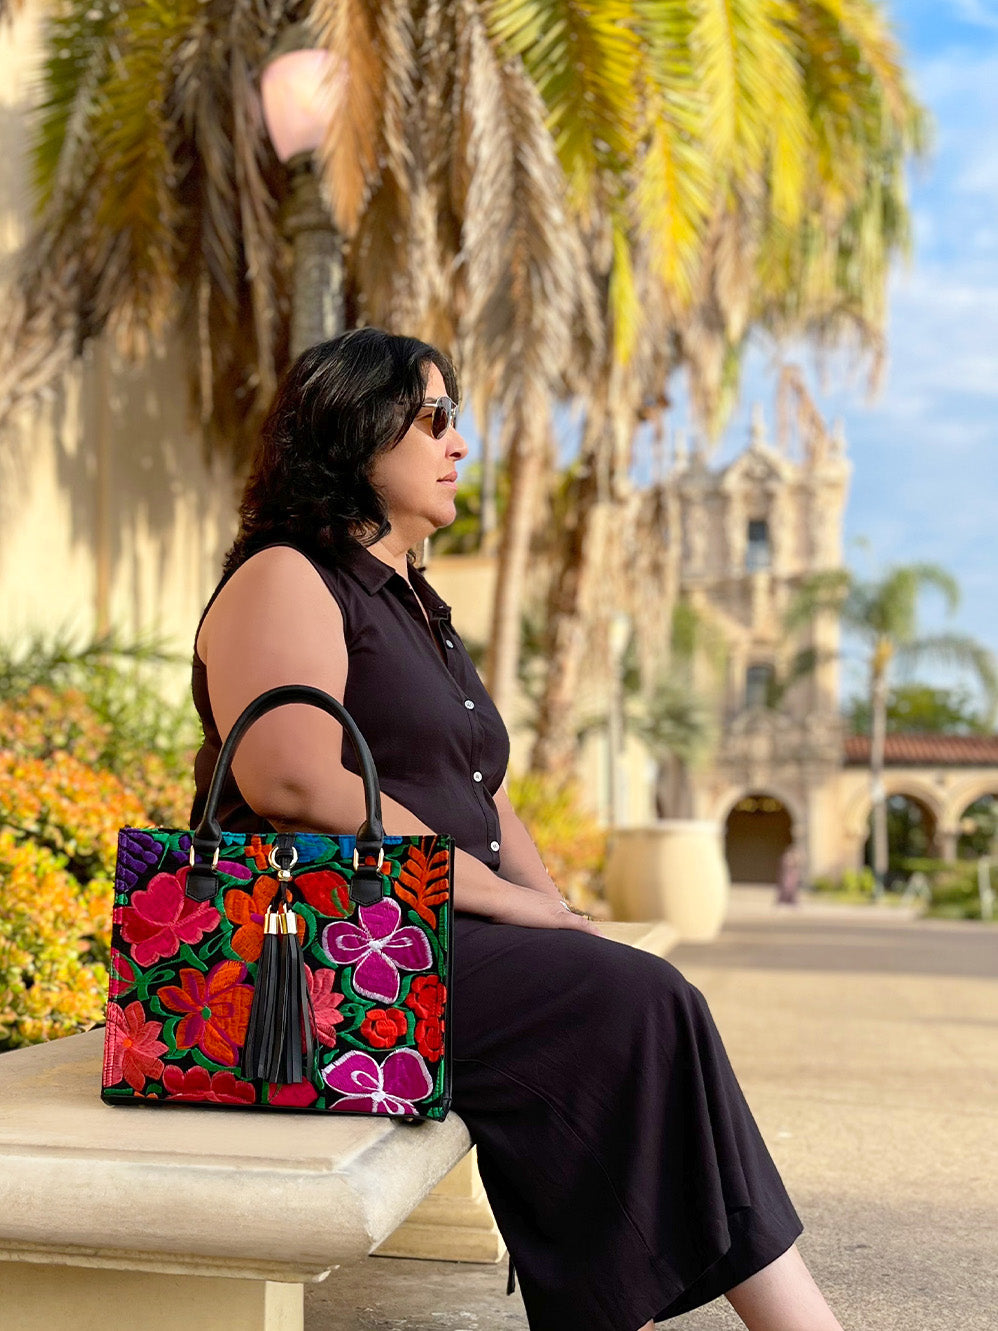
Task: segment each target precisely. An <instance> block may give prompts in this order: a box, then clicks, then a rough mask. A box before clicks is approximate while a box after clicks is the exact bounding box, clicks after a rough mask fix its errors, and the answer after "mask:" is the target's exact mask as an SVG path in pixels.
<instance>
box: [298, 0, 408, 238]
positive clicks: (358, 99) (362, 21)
mask: <svg viewBox="0 0 998 1331" xmlns="http://www.w3.org/2000/svg"><path fill="white" fill-rule="evenodd" d="M384 8H386V6H383V5H380V4H377V3H374V2H373V0H315V3H314V4H313V6H312V9H311V12H310V15H309V18H310V26H311V29H312V31H313V32H314V33H315V35H316V38H317V40H318V42H319V44H320V45H321V46H324V47H325V48H326V49H327V50H328V51H330V52H331V53H332V56H333V63H332V65H331V69H330V78H329V83H328V91H329V94H330V96H329V107H328V117H327V121H326V125H327V128H326V132H325V134H324V136H323V140H322V143H321V145H320V147H319V159H320V161H321V163H322V175H323V179H324V182H325V185H326V191H327V198H328V202H329V205H330V208H331V210H332V215H333V219H334V220H335V222H336V225H337V227H338V228H339V229H340V231H342V232H343V233H344V235H346V236H353V235H354V234H355V233H356V230H357V226H358V224H359V221H360V217H361V213H362V211H363V208H364V205H365V204H366V202H367V199H368V196H369V194H370V190H371V186H372V184H373V183H374V181H375V180H376V178H377V175H378V158H379V150H380V147H381V142H382V126H383V116H384V106H385V61H384V59H383V58H382V52H381V49H380V30H379V28H380V25H379V22H378V13H379V11H380V10H382V9H384ZM387 8H389V9H390V8H392V7H391V6H387Z"/></svg>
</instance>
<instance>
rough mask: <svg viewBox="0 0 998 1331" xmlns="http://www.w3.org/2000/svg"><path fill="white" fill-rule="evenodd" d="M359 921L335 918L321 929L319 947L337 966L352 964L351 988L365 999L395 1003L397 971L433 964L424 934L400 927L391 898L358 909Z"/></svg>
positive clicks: (398, 912) (397, 910)
mask: <svg viewBox="0 0 998 1331" xmlns="http://www.w3.org/2000/svg"><path fill="white" fill-rule="evenodd" d="M358 915H359V917H360V924H359V925H357V924H353V923H352V922H351V921H350V920H336V921H335V922H334V923H333V924H327V925H326V927H325V929H324V930H323V931H322V946H323V948H324V949H325V950H326V953H327V955H328V956H329V958H330V960H331V961H332V962H333V963H334V964H335V965H337V966H353V968H354V972H353V987H354V988H355V989H356V990H357V992H358V994H363V996H364V997H365V998H376V999H378V1000H379V1001H380V1002H382V1003H394V1002H395V1000H396V999H397V998H398V996H399V971H400V970H404V971H425V970H428V969H429V967H430V966H431V965H432V964H433V954H432V952H431V951H430V945H429V943H428V942H427V941H426V935H425V934H424V933H423V931H422V930H421V929H417V928H416V927H415V926H414V925H411V924H409V925H406V926H405V927H404V928H401V929H400V928H399V922H400V920H401V919H402V910H401V907H400V906H399V904H398V902H397V901H396V900H395V899H394V898H393V897H383V898H382V899H381V900H380V901H376V902H375V903H374V905H373V906H361V907H360V908H359V910H358Z"/></svg>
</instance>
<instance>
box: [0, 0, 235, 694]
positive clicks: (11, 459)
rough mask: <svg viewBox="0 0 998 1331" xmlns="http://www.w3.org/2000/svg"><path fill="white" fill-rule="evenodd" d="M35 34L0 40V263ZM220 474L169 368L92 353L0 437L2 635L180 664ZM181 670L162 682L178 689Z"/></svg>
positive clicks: (225, 495) (20, 32) (218, 508)
mask: <svg viewBox="0 0 998 1331" xmlns="http://www.w3.org/2000/svg"><path fill="white" fill-rule="evenodd" d="M37 36H38V30H37V23H36V21H35V19H34V18H33V17H32V16H30V15H28V14H23V15H21V16H20V17H19V18H18V19H17V20H16V22H14V23H13V24H12V25H5V26H4V27H3V29H2V30H0V163H2V164H3V165H2V168H0V246H2V253H0V261H2V265H3V272H4V273H9V272H10V270H11V267H12V262H13V259H14V255H15V253H16V251H17V249H18V247H19V246H20V245H21V244H22V243H23V240H24V236H25V231H26V225H27V222H28V218H29V216H30V201H29V191H28V173H27V163H26V160H25V151H24V148H25V138H26V117H27V115H28V113H29V110H30V105H31V97H32V95H33V78H34V70H35V67H36V63H37V50H38V48H37ZM234 498H235V491H234V483H233V479H232V477H231V474H230V472H229V470H228V468H227V467H225V466H223V465H215V466H209V465H207V464H206V462H205V460H204V459H203V457H202V450H201V441H200V436H199V434H198V432H197V431H196V430H194V429H192V428H191V427H190V425H189V424H188V422H187V419H186V393H185V389H184V385H183V380H182V377H181V372H180V366H179V357H178V356H177V355H176V354H175V349H173V348H163V349H161V351H160V352H159V354H158V355H157V356H156V357H155V359H154V360H153V361H152V362H151V363H149V364H147V365H146V366H145V367H142V368H135V367H131V366H126V365H123V364H122V363H121V362H120V361H119V359H118V358H117V357H116V356H115V355H114V353H113V352H112V351H110V350H108V349H107V348H103V347H101V348H91V349H90V350H89V351H88V353H87V355H86V357H85V359H84V360H83V361H82V362H81V363H80V364H79V365H78V366H76V367H75V368H74V369H73V370H72V371H70V372H69V373H67V374H66V375H64V376H63V377H62V379H61V380H60V382H59V383H58V384H57V385H55V387H54V388H53V389H52V391H51V392H50V393H48V394H47V395H46V398H45V400H44V401H43V402H41V403H32V404H25V405H23V406H22V407H20V408H19V409H18V410H17V411H16V413H15V414H14V416H13V418H12V419H11V420H10V421H9V422H8V423H7V424H6V425H5V426H4V427H3V428H2V429H0V633H2V634H3V637H4V639H5V640H7V641H10V640H11V639H14V640H18V639H22V638H23V636H24V635H25V634H26V633H28V632H32V631H36V630H41V631H50V630H55V629H58V628H64V627H65V628H70V629H73V630H75V631H76V632H77V633H78V634H79V635H80V636H81V637H86V636H88V635H89V634H91V633H93V632H94V631H95V630H97V629H99V628H103V627H111V628H114V629H116V630H118V631H119V632H120V633H121V634H122V635H123V636H124V637H126V638H134V637H136V636H137V635H140V634H148V633H155V634H157V635H158V636H159V637H160V638H161V639H162V640H163V641H164V643H165V644H166V645H168V646H169V647H171V648H173V649H175V650H177V651H179V652H181V653H185V654H186V653H189V651H190V645H191V642H192V638H193V631H194V627H195V624H196V622H197V617H198V614H199V613H200V610H201V607H202V604H203V602H204V599H205V598H206V596H207V595H208V593H209V592H210V591H211V589H212V587H213V586H214V583H215V580H216V578H217V571H218V567H219V565H220V561H221V557H222V554H223V553H224V550H225V548H226V546H227V544H228V542H229V540H230V537H231V531H232V528H233V521H234V507H235V505H234ZM188 673H189V672H188V671H187V670H186V669H185V668H183V667H179V668H178V669H177V671H175V672H174V677H175V681H176V687H177V689H178V690H183V689H184V688H186V687H187V676H188Z"/></svg>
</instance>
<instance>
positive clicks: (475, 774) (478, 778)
mask: <svg viewBox="0 0 998 1331" xmlns="http://www.w3.org/2000/svg"><path fill="white" fill-rule="evenodd" d="M471 779H472V780H473V781H481V779H482V774H481V772H472V774H471Z"/></svg>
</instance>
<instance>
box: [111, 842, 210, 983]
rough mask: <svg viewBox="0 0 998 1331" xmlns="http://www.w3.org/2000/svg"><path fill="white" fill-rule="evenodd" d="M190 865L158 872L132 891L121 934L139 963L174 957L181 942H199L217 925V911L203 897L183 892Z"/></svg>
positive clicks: (125, 910) (123, 914)
mask: <svg viewBox="0 0 998 1331" xmlns="http://www.w3.org/2000/svg"><path fill="white" fill-rule="evenodd" d="M187 874H188V868H187V865H186V864H185V865H184V866H183V868H181V869H178V870H177V872H176V873H175V874H172V873H158V874H155V875H154V876H153V877H152V878H151V879H150V880H149V885H148V887H146V888H145V889H144V890H143V891H141V892H133V893H132V899H131V904H130V905H128V906H126V907H125V908H124V909H123V910H122V913H121V936H122V938H123V939H124V940H125V942H126V943H131V945H132V957H133V958H134V960H135V963H136V965H138V966H151V965H152V964H153V962H154V961H159V960H160V959H161V958H162V957H172V956H174V955H175V954H176V953H177V952H179V951H180V944H181V943H197V942H199V941H200V940H201V938H203V937H204V935H205V934H207V933H210V932H211V930H212V929H214V928H215V927H216V925H217V924H218V921H219V915H218V911H217V910H215V908H214V906H209V905H208V903H207V902H204V901H191V900H189V899H188V897H187V896H186V895H185V894H184V884H185V882H186V881H187Z"/></svg>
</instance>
